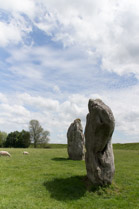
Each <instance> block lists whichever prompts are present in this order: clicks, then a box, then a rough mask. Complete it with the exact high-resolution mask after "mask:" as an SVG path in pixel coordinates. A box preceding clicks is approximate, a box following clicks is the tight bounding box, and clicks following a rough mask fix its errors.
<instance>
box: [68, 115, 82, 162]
mask: <svg viewBox="0 0 139 209" xmlns="http://www.w3.org/2000/svg"><path fill="white" fill-rule="evenodd" d="M67 144H68V155H69V158H70V159H72V160H83V159H84V134H83V128H82V125H81V120H80V119H76V120H74V122H73V123H71V125H70V127H69V129H68V131H67Z"/></svg>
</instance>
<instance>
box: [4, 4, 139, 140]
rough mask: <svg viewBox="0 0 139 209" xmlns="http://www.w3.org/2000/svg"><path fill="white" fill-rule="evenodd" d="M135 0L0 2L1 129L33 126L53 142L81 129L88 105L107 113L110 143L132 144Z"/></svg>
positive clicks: (137, 120) (137, 119)
mask: <svg viewBox="0 0 139 209" xmlns="http://www.w3.org/2000/svg"><path fill="white" fill-rule="evenodd" d="M138 18H139V3H138V1H137V0H128V1H125V0H123V1H120V0H113V1H110V0H106V1H105V2H104V1H102V0H99V1H96V0H93V1H92V0H87V1H83V0H80V1H79V0H77V1H73V0H70V1H68V2H67V1H66V0H59V1H56V0H38V1H34V0H25V1H24V2H19V1H18V0H5V1H2V0H0V65H1V67H0V76H1V84H0V124H1V129H3V130H5V131H7V132H9V131H13V130H16V129H23V128H25V129H27V128H28V123H29V120H31V119H38V120H39V121H40V122H41V124H42V125H43V126H44V128H45V126H46V129H48V130H50V132H51V135H52V142H59V143H65V142H66V131H67V128H68V126H69V125H70V123H71V122H72V121H73V120H74V119H75V118H76V117H80V118H81V119H82V122H83V126H85V118H86V114H87V112H88V110H87V103H88V100H89V98H97V97H99V98H101V99H102V100H103V101H104V102H106V104H108V105H109V106H110V107H111V109H112V111H113V112H114V115H115V119H116V133H115V136H114V140H115V142H130V141H138V135H139V132H138V126H139V104H138V103H139V102H138V101H139V90H138V89H139V50H138V48H139V47H138V46H139V35H138V33H137V31H138V27H139V23H138Z"/></svg>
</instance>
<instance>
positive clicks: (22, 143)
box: [5, 130, 30, 148]
mask: <svg viewBox="0 0 139 209" xmlns="http://www.w3.org/2000/svg"><path fill="white" fill-rule="evenodd" d="M29 145H30V133H29V132H28V131H25V130H22V131H21V132H19V131H14V132H11V133H9V134H8V136H7V139H6V142H5V146H6V147H21V148H22V147H23V148H27V147H29Z"/></svg>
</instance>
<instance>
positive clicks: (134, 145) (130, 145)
mask: <svg viewBox="0 0 139 209" xmlns="http://www.w3.org/2000/svg"><path fill="white" fill-rule="evenodd" d="M113 148H114V149H124V150H139V143H127V144H113Z"/></svg>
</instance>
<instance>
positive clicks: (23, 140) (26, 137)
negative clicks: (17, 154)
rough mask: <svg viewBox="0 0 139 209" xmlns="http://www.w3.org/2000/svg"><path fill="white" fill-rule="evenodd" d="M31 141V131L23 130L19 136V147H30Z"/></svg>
mask: <svg viewBox="0 0 139 209" xmlns="http://www.w3.org/2000/svg"><path fill="white" fill-rule="evenodd" d="M30 143H31V141H30V133H29V132H28V131H25V130H22V131H21V132H20V134H19V137H18V147H23V148H27V147H29V145H30Z"/></svg>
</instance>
